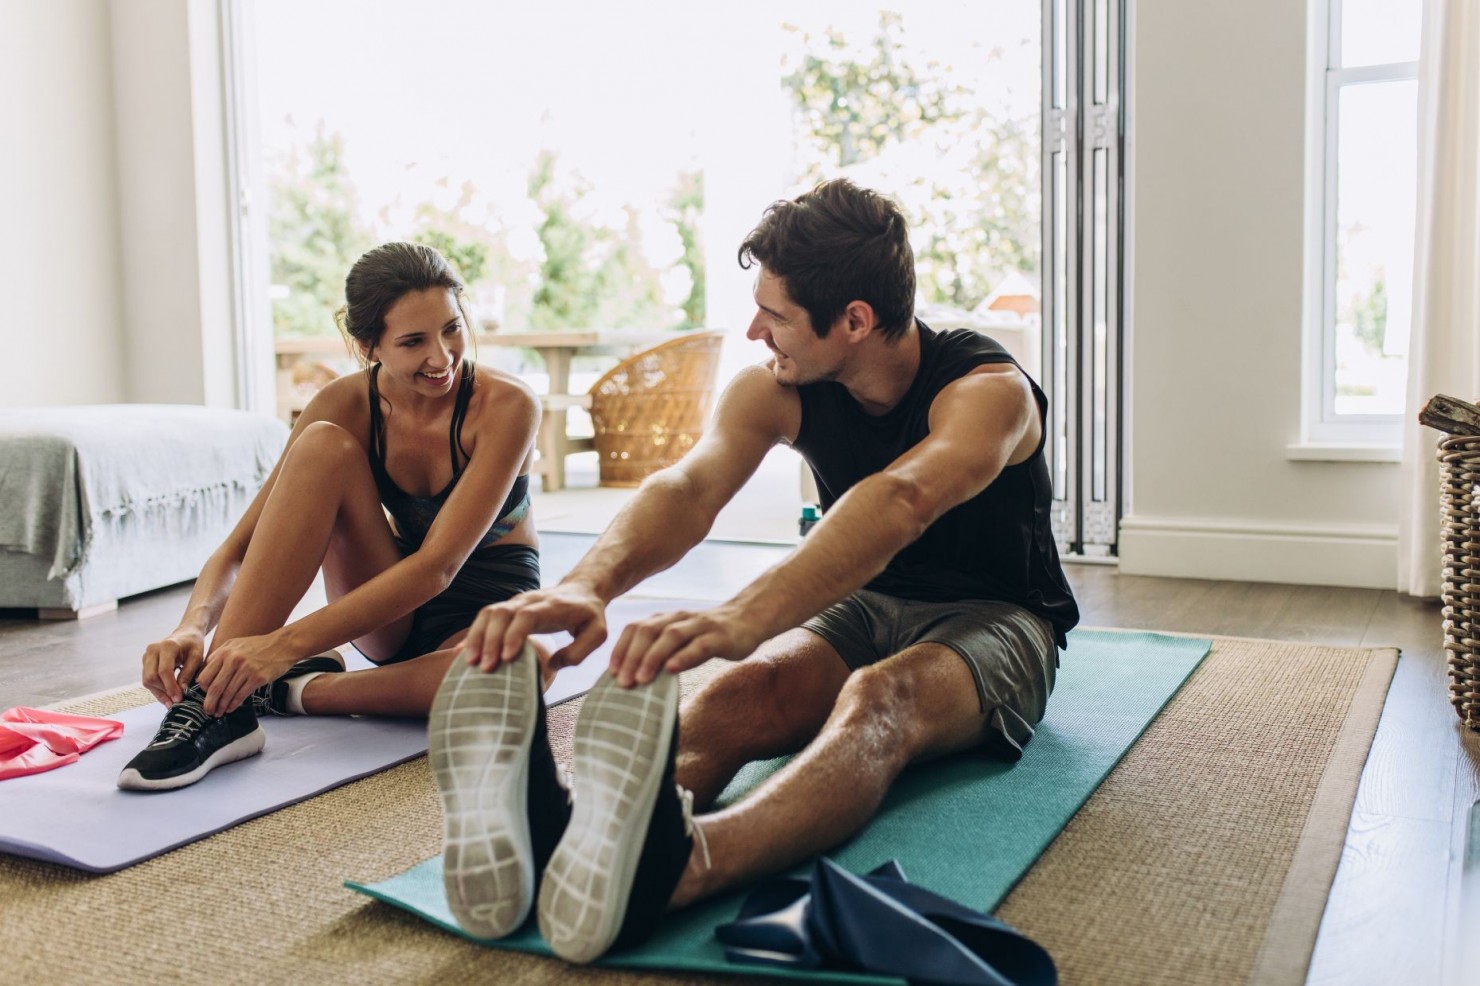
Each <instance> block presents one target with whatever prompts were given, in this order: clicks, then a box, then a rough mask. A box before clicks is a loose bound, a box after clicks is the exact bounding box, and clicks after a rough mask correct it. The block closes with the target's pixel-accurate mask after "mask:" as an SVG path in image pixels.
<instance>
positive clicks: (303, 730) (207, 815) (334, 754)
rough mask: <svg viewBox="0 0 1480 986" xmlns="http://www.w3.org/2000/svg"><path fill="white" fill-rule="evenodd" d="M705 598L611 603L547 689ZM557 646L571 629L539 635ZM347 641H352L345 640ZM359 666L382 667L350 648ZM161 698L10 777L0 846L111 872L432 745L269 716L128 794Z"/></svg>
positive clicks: (595, 668) (419, 735)
mask: <svg viewBox="0 0 1480 986" xmlns="http://www.w3.org/2000/svg"><path fill="white" fill-rule="evenodd" d="M702 605H705V604H703V603H695V602H694V601H693V600H686V601H683V600H673V599H623V600H618V601H617V602H616V603H614V604H612V606H611V607H609V608H608V610H607V620H608V624H609V626H610V627H611V628H612V629H611V632H610V636H609V638H608V640H607V642H606V643H605V644H604V645H603V646H602V647H600V648H598V649H597V650H596V652H595V653H593V654H592V655H591V657H590V658H588V659H587V660H586V661H585V662H583V663H582V664H580V665H578V666H576V667H574V668H567V669H565V670H563V671H561V672H560V673H559V674H558V675H557V676H556V678H555V682H554V683H553V684H552V685H551V686H550V689H549V691H548V692H546V701H547V703H549V704H551V705H556V704H559V703H560V702H564V701H568V700H569V699H572V698H575V697H576V696H577V695H581V694H584V693H585V692H586V691H587V690H588V689H590V687H591V685H592V684H594V683H595V681H596V679H597V678H598V677H600V675H601V672H602V670H603V669H605V667H606V661H607V657H608V655H609V654H610V652H611V648H612V646H613V645H614V644H615V642H616V638H617V636H618V634H619V630H620V628H621V627H622V626H625V625H626V623H627V622H628V621H630V620H633V619H636V618H638V617H640V616H646V615H648V614H650V613H656V612H661V611H663V610H671V609H679V608H685V607H687V608H693V607H695V606H702ZM541 639H542V640H544V641H545V642H546V644H547V646H551V647H559V646H561V645H563V644H564V643H565V642H566V641H568V640H569V639H570V638H569V636H568V635H566V634H558V635H552V636H550V637H544V638H541ZM346 649H347V650H348V648H346ZM346 663H347V665H348V667H349V669H350V670H357V669H361V668H369V667H372V665H371V664H370V662H369V661H367V660H365V658H363V657H361V656H360V655H359V654H357V653H354V652H353V651H352V650H351V651H350V654H349V656H348V657H347V659H346ZM163 715H164V709H163V707H162V706H160V705H157V704H150V705H145V706H141V707H139V708H135V709H129V710H127V711H125V712H121V713H118V714H115V715H110V716H108V717H107V718H109V719H113V720H116V721H118V722H122V723H123V725H124V733H123V735H122V736H121V737H119V738H118V739H116V740H112V741H110V742H107V743H103V744H102V745H100V746H98V747H96V748H95V749H93V750H91V751H89V752H88V753H85V754H83V756H82V758H81V759H80V760H78V761H77V762H76V763H73V764H69V765H68V766H65V767H60V768H58V769H56V770H51V771H48V772H46V773H44V774H33V775H30V776H27V777H16V778H11V779H10V780H6V781H0V852H4V853H10V854H12V855H16V856H28V857H30V858H32V859H41V860H46V861H48V862H52V863H60V864H61V865H63V866H70V867H73V868H75V869H79V870H87V871H89V872H92V873H112V872H114V871H115V870H121V869H124V868H125V867H128V866H132V865H134V864H135V863H141V862H143V861H144V860H146V859H149V858H151V857H154V856H158V855H160V854H161V853H165V852H169V851H170V850H171V849H175V848H177V847H179V846H183V845H187V844H188V843H191V842H195V841H196V840H198V839H204V838H205V837H207V836H209V835H214V834H215V833H217V832H221V831H223V830H225V829H228V828H231V827H232V826H233V825H239V824H241V823H242V822H245V821H249V820H250V819H253V818H256V817H257V816H259V815H265V814H267V813H268V812H271V811H276V810H278V809H279V808H285V807H287V806H288V805H291V804H294V803H295V802H298V801H302V800H304V799H306V798H311V797H313V796H314V795H316V794H322V793H323V792H325V791H328V790H331V789H333V788H336V787H339V786H340V785H341V784H348V783H349V782H350V781H355V780H358V779H360V778H361V777H366V776H369V775H370V774H374V773H376V772H378V771H382V770H386V769H388V768H390V767H394V766H395V765H396V764H399V763H404V762H405V761H407V760H411V759H412V758H414V757H418V756H420V755H421V754H423V753H425V752H426V748H427V727H426V720H425V719H377V718H370V717H364V718H361V717H345V716H332V717H324V718H315V717H292V718H277V717H273V718H269V719H264V720H263V721H262V727H263V728H264V729H265V730H267V747H266V749H265V750H263V752H262V754H261V755H260V756H256V757H252V758H250V759H247V760H243V761H239V762H237V763H233V764H227V765H225V766H223V767H219V768H217V769H216V770H213V771H212V772H211V773H210V774H209V775H207V776H206V777H205V778H204V779H203V780H201V781H200V782H199V783H197V784H194V785H192V786H190V787H186V788H180V789H178V790H175V791H161V792H154V793H143V792H137V791H120V790H118V787H117V780H118V774H119V771H121V770H123V768H124V765H126V764H127V763H128V762H129V760H131V759H133V757H134V755H135V754H136V753H138V752H139V751H140V750H141V749H143V748H144V746H145V744H147V743H148V742H149V740H150V739H152V738H153V736H154V732H155V730H157V729H158V728H159V721H160V719H161V718H162V716H163Z"/></svg>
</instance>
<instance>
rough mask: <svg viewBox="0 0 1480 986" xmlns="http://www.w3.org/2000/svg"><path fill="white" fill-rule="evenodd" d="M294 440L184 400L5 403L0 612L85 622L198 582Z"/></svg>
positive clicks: (254, 418) (0, 453) (273, 422)
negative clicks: (123, 602) (123, 603)
mask: <svg viewBox="0 0 1480 986" xmlns="http://www.w3.org/2000/svg"><path fill="white" fill-rule="evenodd" d="M287 436H288V428H287V426H286V425H284V424H283V423H282V422H281V421H278V420H277V419H276V418H273V417H271V416H268V415H265V414H255V413H250V412H247V411H233V410H225V409H220V408H207V407H197V406H193V405H183V404H180V405H177V404H95V405H87V406H67V407H28V408H4V409H0V607H4V608H35V609H36V610H38V611H39V614H40V616H41V617H42V618H68V617H72V618H76V617H84V616H90V615H94V614H96V613H100V612H106V611H108V610H110V609H114V608H116V607H117V604H118V600H119V599H121V598H123V597H125V596H131V595H136V594H138V593H141V592H147V591H149V590H152V589H158V588H162V587H164V586H168V585H174V584H175V583H178V582H184V581H188V580H190V579H193V578H195V576H196V575H197V574H199V572H200V568H201V566H202V565H203V564H204V563H205V560H206V558H207V557H209V556H210V554H211V552H212V551H213V550H215V548H216V547H217V546H218V545H219V544H220V543H221V541H222V540H223V539H224V538H225V537H226V534H227V533H228V532H229V531H230V530H231V527H232V525H233V524H234V523H235V522H236V520H237V518H238V517H240V516H241V514H242V512H243V511H244V510H245V509H246V507H247V505H248V504H249V503H250V502H251V500H252V497H253V496H255V495H256V493H257V490H258V489H259V488H260V487H261V486H262V483H263V481H264V480H265V479H266V478H267V476H268V474H269V473H270V472H271V471H272V467H273V464H274V463H275V462H276V461H277V457H278V455H279V453H281V451H282V449H283V445H284V443H285V442H286V440H287Z"/></svg>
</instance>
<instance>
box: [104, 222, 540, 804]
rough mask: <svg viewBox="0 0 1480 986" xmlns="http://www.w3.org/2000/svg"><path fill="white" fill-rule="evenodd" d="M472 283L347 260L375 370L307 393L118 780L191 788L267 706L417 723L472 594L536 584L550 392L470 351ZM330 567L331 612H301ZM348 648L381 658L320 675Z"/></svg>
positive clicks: (250, 746)
mask: <svg viewBox="0 0 1480 986" xmlns="http://www.w3.org/2000/svg"><path fill="white" fill-rule="evenodd" d="M462 294H463V285H462V282H461V281H460V280H459V279H458V277H457V275H456V274H455V273H453V271H452V269H451V267H449V265H448V264H447V261H446V260H444V259H443V258H442V256H441V255H440V254H438V253H437V251H435V250H433V249H431V248H430V247H426V246H421V245H418V244H411V243H388V244H386V245H384V246H381V247H377V248H376V249H374V250H371V251H370V252H369V253H366V254H365V255H364V256H363V257H361V258H360V259H359V260H358V261H356V262H355V264H354V267H353V268H351V270H350V273H349V277H348V278H347V279H346V281H345V301H346V305H345V308H344V309H343V310H342V311H341V313H340V318H341V328H342V330H343V331H344V332H345V334H346V335H347V336H348V337H349V340H350V342H351V344H352V346H353V348H354V349H355V351H356V353H357V355H358V356H359V357H360V358H361V361H362V362H363V363H364V365H365V369H363V370H361V371H359V372H356V373H353V374H350V375H348V376H345V377H341V378H339V379H337V380H334V381H333V382H331V383H329V384H328V385H327V386H325V387H324V388H323V389H322V390H321V391H320V392H319V393H318V394H317V395H316V396H315V397H314V398H313V400H312V401H310V402H309V405H308V407H307V408H306V409H305V410H304V412H303V414H302V416H301V417H300V418H299V420H298V423H297V424H296V425H295V427H294V429H293V432H292V434H291V435H290V436H289V438H288V444H287V447H286V448H285V449H284V451H283V454H282V457H281V458H280V459H279V461H278V463H277V465H276V466H275V467H274V469H273V471H272V474H271V475H270V476H269V477H268V478H267V481H266V483H264V484H263V487H262V489H261V490H260V491H259V492H258V494H257V496H256V498H255V499H254V500H253V501H252V504H251V506H250V507H248V508H247V512H246V514H245V515H243V517H242V519H241V520H240V521H239V522H238V523H237V525H236V528H235V529H234V530H233V531H232V532H231V535H230V536H229V537H228V538H227V539H226V542H225V543H224V544H222V545H221V547H220V548H218V549H217V550H216V552H215V554H213V555H212V556H211V558H210V560H209V561H208V562H207V563H206V566H205V568H204V570H203V571H202V572H201V574H200V577H199V578H198V579H197V580H196V582H195V589H194V591H193V592H192V593H191V595H190V602H189V604H188V605H187V607H186V610H185V616H184V618H183V619H182V620H181V622H180V625H179V627H177V628H176V629H175V631H174V632H173V633H171V634H170V635H169V636H167V637H166V638H165V639H163V640H161V641H158V642H156V643H153V644H150V645H149V647H148V648H147V649H146V651H145V653H144V674H143V678H144V685H145V687H147V688H148V689H149V690H150V692H152V693H153V694H154V695H155V697H156V698H158V699H159V700H160V701H161V702H162V703H164V704H166V705H167V706H169V707H170V712H169V713H168V714H167V715H166V717H165V722H164V724H163V725H162V726H161V727H160V730H159V733H158V735H156V737H155V739H154V741H153V742H152V743H150V745H149V746H148V747H147V748H145V750H144V751H143V752H142V753H141V754H139V756H138V757H136V758H135V759H134V761H132V762H131V763H130V764H129V766H128V767H127V768H126V769H125V770H124V772H123V774H122V775H121V776H120V778H119V786H121V787H129V788H144V789H150V790H156V789H164V788H172V787H182V786H184V785H186V784H191V783H194V782H195V781H196V780H199V779H200V778H201V777H203V776H204V775H205V774H206V773H207V772H209V771H210V770H211V769H212V768H213V767H215V766H218V765H219V764H222V763H228V762H230V761H232V760H238V759H241V758H243V757H247V756H251V755H253V754H254V753H256V752H257V751H259V750H260V749H261V748H262V731H261V729H260V727H258V726H257V723H256V716H257V715H258V714H278V715H289V714H304V713H308V714H319V715H332V714H346V713H365V714H373V715H388V716H424V715H426V714H427V711H428V709H429V708H430V707H431V703H432V696H433V694H434V693H435V692H436V689H437V685H438V684H439V683H440V681H441V679H442V677H443V674H444V673H445V671H446V669H447V664H448V662H449V661H450V660H451V659H452V657H453V656H454V655H455V653H456V648H457V645H458V644H459V643H460V642H461V641H462V638H463V636H464V635H465V634H466V632H467V628H468V626H469V625H470V624H471V623H472V622H473V618H474V617H475V616H476V615H477V612H478V609H479V607H481V606H483V605H484V604H487V603H491V602H496V601H499V600H502V599H507V598H509V597H510V596H513V595H515V594H516V593H519V592H523V591H525V590H527V589H534V588H538V587H539V582H540V573H539V553H538V540H537V538H536V535H535V526H534V518H533V516H532V515H531V511H530V505H529V492H528V487H529V476H528V471H529V465H530V462H531V459H532V456H533V452H532V450H533V448H534V439H535V432H536V430H537V428H538V425H539V414H540V411H539V402H538V399H537V398H536V397H535V396H534V394H533V393H532V392H531V391H530V390H529V388H528V387H526V386H525V385H524V383H523V382H522V381H520V380H519V379H518V378H516V377H513V376H511V375H509V374H506V373H501V372H499V371H496V370H490V369H487V368H484V367H478V366H475V365H474V364H473V362H472V361H471V360H469V359H467V358H466V355H465V352H466V349H467V346H468V334H469V323H468V319H467V314H466V311H465V310H464V308H463V304H462ZM387 514H389V515H390V517H391V518H392V520H391V521H388V520H387ZM320 569H322V570H323V574H324V587H325V590H326V593H327V596H328V600H329V602H328V605H326V606H324V607H323V608H322V609H319V610H316V611H315V612H313V613H310V614H309V615H307V616H305V617H303V618H302V619H299V620H296V621H294V622H291V623H289V622H288V619H289V617H290V615H291V613H292V611H293V609H294V607H295V606H296V605H297V604H298V602H299V601H300V600H301V599H302V597H303V594H304V592H305V591H306V590H307V589H308V587H309V585H310V584H311V583H312V582H313V580H314V577H315V575H316V574H317V573H318V572H319V570H320ZM213 627H214V629H215V636H214V638H213V639H212V643H211V647H210V650H209V652H207V650H206V648H205V638H206V635H207V634H208V633H210V631H211V629H212V628H213ZM346 642H352V643H353V644H354V645H355V647H356V648H358V649H359V651H360V652H361V653H362V654H364V655H365V656H366V657H368V658H369V659H370V660H371V661H373V662H375V663H376V664H378V665H381V667H377V668H372V669H368V670H364V671H357V672H347V673H327V672H342V669H343V663H342V661H341V660H340V659H339V657H338V655H337V654H336V653H332V652H331V653H328V654H323V653H321V652H324V651H329V650H330V649H331V648H334V647H336V646H339V645H341V644H344V643H346ZM310 655H318V656H310ZM254 709H255V711H254Z"/></svg>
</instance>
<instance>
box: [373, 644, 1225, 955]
mask: <svg viewBox="0 0 1480 986" xmlns="http://www.w3.org/2000/svg"><path fill="white" fill-rule="evenodd" d="M1210 647H1211V643H1210V642H1209V641H1207V640H1199V639H1192V638H1187V637H1168V636H1163V635H1160V634H1153V633H1111V632H1103V631H1092V630H1076V631H1074V632H1073V633H1071V634H1070V635H1069V648H1068V650H1067V651H1066V652H1065V653H1064V654H1063V663H1062V666H1061V667H1060V668H1059V675H1058V681H1057V685H1056V687H1055V689H1054V694H1053V698H1052V699H1050V701H1049V703H1048V715H1047V716H1046V717H1045V718H1044V720H1043V722H1042V723H1041V724H1039V726H1038V728H1037V731H1036V733H1035V734H1034V736H1033V739H1032V741H1031V742H1029V743H1028V744H1027V746H1026V747H1025V751H1024V753H1023V757H1022V759H1021V760H1019V761H1018V762H1017V763H1015V764H1008V763H1002V762H998V761H993V760H985V759H983V758H982V757H981V756H979V755H972V754H969V753H968V754H961V755H958V756H954V757H948V758H945V759H942V760H937V761H934V762H932V763H928V764H924V765H922V766H920V767H916V768H911V769H910V770H908V771H906V772H905V774H904V775H903V776H901V777H900V779H899V780H898V781H897V782H896V784H895V785H894V788H893V790H892V791H891V792H890V794H889V797H888V798H887V799H886V800H885V802H884V806H883V808H882V809H881V810H880V812H879V814H878V816H877V817H875V818H874V820H873V821H872V822H870V823H869V825H868V826H867V827H866V828H865V829H864V830H863V831H862V832H860V833H859V834H858V836H857V837H855V838H854V839H853V840H852V841H850V842H848V843H847V844H846V845H843V846H841V847H839V848H838V849H836V850H834V851H833V852H832V853H829V855H830V856H831V858H832V859H833V860H835V861H836V862H837V863H839V864H840V865H841V866H843V867H845V868H847V869H849V870H852V871H853V872H855V873H863V872H867V871H868V870H870V869H873V868H874V867H875V866H877V865H878V864H879V863H882V862H884V861H885V860H889V859H897V860H898V861H899V863H900V865H901V866H902V867H903V868H904V872H905V874H906V875H907V876H908V877H909V879H910V880H911V881H913V882H914V883H917V884H919V885H920V886H923V887H926V888H928V889H930V890H933V891H935V892H936V893H939V894H943V895H944V896H946V897H949V898H951V899H953V900H956V901H959V902H961V903H962V904H966V905H967V906H969V907H974V908H978V909H980V910H982V911H986V912H990V911H992V910H993V909H994V908H996V907H997V905H998V904H1000V903H1001V902H1002V899H1003V898H1004V897H1006V896H1007V893H1008V891H1009V890H1011V889H1012V886H1013V884H1015V883H1016V882H1017V881H1018V879H1019V878H1020V877H1021V876H1022V875H1023V874H1024V873H1025V872H1027V870H1028V867H1030V866H1032V865H1033V861H1034V860H1036V859H1037V858H1038V856H1039V855H1040V854H1041V853H1042V852H1043V850H1044V849H1046V848H1047V847H1048V844H1049V843H1050V842H1052V841H1053V839H1054V837H1055V836H1056V835H1058V833H1059V830H1060V829H1062V828H1063V827H1064V825H1065V823H1067V822H1068V821H1069V819H1070V817H1072V816H1073V814H1074V813H1075V812H1076V811H1078V810H1079V806H1080V805H1082V804H1084V802H1085V800H1086V799H1088V798H1089V796H1090V795H1091V794H1092V793H1094V790H1095V788H1097V787H1098V786H1099V785H1100V782H1101V781H1102V780H1104V778H1105V775H1106V774H1108V773H1109V772H1110V770H1111V769H1112V768H1113V767H1114V766H1115V765H1116V763H1118V762H1119V761H1120V758H1121V757H1122V756H1124V755H1125V752H1126V751H1127V750H1128V749H1130V747H1131V745H1132V744H1133V743H1135V742H1136V739H1137V738H1138V737H1139V736H1140V735H1141V733H1142V732H1143V731H1144V730H1145V729H1146V727H1147V726H1148V725H1149V724H1150V723H1151V720H1152V719H1154V718H1156V714H1157V713H1158V712H1160V711H1161V709H1162V707H1163V706H1165V705H1166V703H1167V702H1168V701H1169V700H1170V699H1171V697H1172V696H1173V695H1174V694H1176V692H1177V689H1178V688H1180V687H1181V686H1182V682H1184V681H1185V680H1186V679H1187V677H1188V675H1190V674H1191V673H1192V672H1193V670H1194V669H1196V667H1197V665H1198V663H1199V662H1200V661H1201V660H1202V659H1203V657H1204V656H1205V655H1206V654H1207V653H1208V650H1209V648H1210ZM784 762H785V761H784V760H773V761H767V762H764V763H754V764H751V765H750V766H749V767H747V768H746V769H745V770H744V771H742V772H741V774H740V775H739V776H738V777H737V778H736V779H735V781H734V783H733V784H731V785H730V787H729V788H728V789H727V790H726V791H725V794H724V795H723V796H722V798H721V802H728V801H733V800H735V799H736V798H738V797H740V796H742V795H743V794H744V793H745V792H747V791H749V790H751V789H753V788H754V787H755V786H756V785H757V784H759V783H760V782H761V781H763V780H764V779H765V778H766V777H768V776H769V775H770V774H772V773H774V772H775V771H776V770H777V769H779V768H780V767H781V765H782V764H783V763H784ZM809 866H810V864H809ZM807 868H808V867H799V868H798V870H797V872H798V873H801V872H804V871H805V870H806V869H807ZM345 886H347V887H349V888H350V889H352V890H357V891H359V892H360V893H363V894H367V895H369V896H371V897H374V898H376V899H378V900H382V901H385V902H386V903H389V904H394V905H396V906H397V907H402V908H405V909H406V910H408V911H410V912H412V913H413V914H416V915H419V916H420V917H422V918H425V919H426V920H427V921H430V922H431V923H432V924H435V925H437V926H438V927H440V928H444V929H446V930H447V931H450V932H452V933H454V934H457V935H461V936H463V937H468V936H467V935H465V934H464V933H463V931H462V930H461V929H460V928H458V926H457V924H456V923H455V922H454V921H453V919H452V915H451V913H450V912H449V911H448V909H447V902H446V900H445V899H444V897H443V894H442V858H441V857H440V856H435V857H433V858H431V859H429V860H427V861H426V862H424V863H420V864H418V865H416V866H414V867H412V868H411V869H409V870H407V871H406V872H404V873H401V874H398V875H397V876H393V877H391V878H390V879H388V880H384V881H382V882H380V883H374V884H359V883H354V882H346V884H345ZM742 893H743V892H739V891H737V892H735V893H732V894H728V895H725V896H722V897H718V898H715V899H714V900H712V901H708V902H706V903H704V904H700V905H698V906H695V907H692V908H689V909H687V910H684V911H682V912H679V913H677V914H674V915H672V916H671V917H670V918H669V919H668V921H667V925H666V927H664V928H663V929H662V930H661V931H660V932H659V933H658V934H657V935H655V936H654V937H653V938H652V939H651V940H649V941H648V942H647V943H646V944H645V945H643V946H642V947H640V948H636V949H632V950H629V951H626V952H622V953H619V954H615V955H611V956H608V957H606V958H603V959H602V960H601V962H600V964H601V965H606V966H612V967H618V968H622V967H625V968H649V969H653V968H657V969H679V970H692V971H704V972H731V973H733V972H747V973H752V974H756V975H778V976H784V977H787V978H805V979H810V980H813V981H816V982H837V983H893V982H898V981H899V980H895V979H890V978H881V977H877V976H862V975H852V974H839V973H817V972H799V971H794V970H789V969H770V968H766V967H763V966H749V965H747V966H738V965H734V964H732V963H729V962H726V961H725V957H724V951H723V949H722V948H721V947H720V944H719V942H717V941H716V940H715V938H714V928H715V926H716V925H719V924H723V923H724V922H726V921H729V920H731V919H732V918H733V917H734V916H735V913H736V911H737V910H738V909H739V906H740V898H741V896H742ZM471 940H474V941H477V939H471ZM480 944H485V945H489V946H491V947H494V948H506V949H514V950H517V951H523V952H535V953H538V954H541V955H549V954H550V950H549V948H548V947H547V946H546V945H545V943H544V941H543V940H542V939H541V938H540V935H539V931H538V929H537V928H536V927H535V924H534V921H533V919H531V921H530V922H529V924H527V925H526V926H525V927H524V928H523V929H521V930H520V931H519V932H518V933H517V934H515V935H512V936H510V937H508V938H505V939H502V940H500V941H494V942H480Z"/></svg>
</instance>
